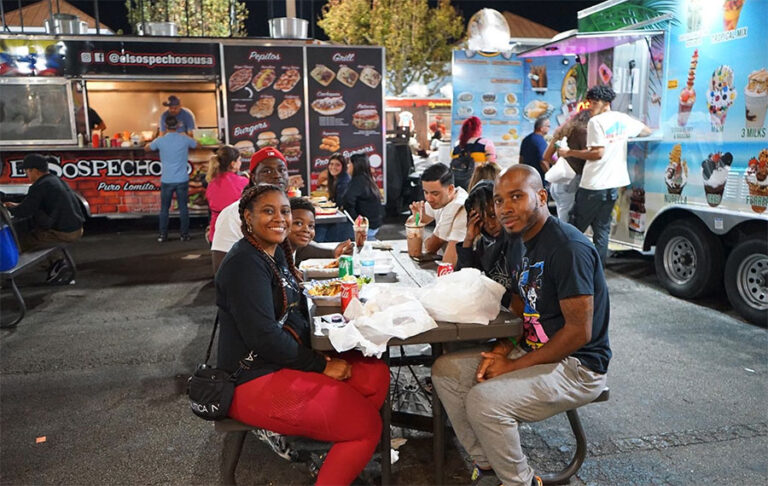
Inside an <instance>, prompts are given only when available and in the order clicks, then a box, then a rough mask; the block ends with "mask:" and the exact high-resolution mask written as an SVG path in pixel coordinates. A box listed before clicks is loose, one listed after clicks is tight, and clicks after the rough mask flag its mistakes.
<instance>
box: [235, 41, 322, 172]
mask: <svg viewBox="0 0 768 486" xmlns="http://www.w3.org/2000/svg"><path fill="white" fill-rule="evenodd" d="M224 59H225V62H224V76H225V80H224V82H223V83H222V84H224V85H225V86H226V90H227V117H228V122H229V123H228V127H229V128H228V130H229V131H228V135H229V143H231V144H233V145H235V146H236V147H237V148H239V149H240V152H241V154H242V158H243V161H246V160H248V159H250V156H251V154H253V152H254V151H255V150H259V149H262V148H264V147H275V148H277V149H278V150H280V152H282V154H283V155H284V156H285V158H286V160H287V162H288V164H287V165H288V171H289V173H290V175H291V176H296V175H300V176H302V178H303V180H304V181H305V183H306V181H307V180H308V176H307V171H306V167H307V165H306V155H305V153H304V140H305V137H306V126H305V120H304V118H305V115H304V92H303V89H302V88H303V84H302V82H301V81H302V77H303V76H304V69H303V66H304V53H303V48H302V47H300V46H299V47H278V46H269V47H266V46H265V47H250V46H224Z"/></svg>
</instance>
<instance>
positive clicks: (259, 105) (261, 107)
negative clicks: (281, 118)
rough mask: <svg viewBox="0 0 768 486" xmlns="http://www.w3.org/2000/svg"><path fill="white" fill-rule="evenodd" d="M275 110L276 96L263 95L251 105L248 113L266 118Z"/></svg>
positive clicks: (255, 116)
mask: <svg viewBox="0 0 768 486" xmlns="http://www.w3.org/2000/svg"><path fill="white" fill-rule="evenodd" d="M274 111H275V97H274V96H270V95H261V97H260V98H259V99H258V100H257V101H256V103H254V104H253V105H251V109H250V110H249V111H248V113H250V114H251V116H252V117H254V118H266V117H268V116H271V115H272V113H274Z"/></svg>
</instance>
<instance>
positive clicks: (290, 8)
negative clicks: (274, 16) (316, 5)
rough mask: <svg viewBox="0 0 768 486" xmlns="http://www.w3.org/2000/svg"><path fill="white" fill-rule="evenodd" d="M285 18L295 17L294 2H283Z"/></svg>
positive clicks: (291, 0)
mask: <svg viewBox="0 0 768 486" xmlns="http://www.w3.org/2000/svg"><path fill="white" fill-rule="evenodd" d="M285 16H286V17H288V18H291V17H296V0H285Z"/></svg>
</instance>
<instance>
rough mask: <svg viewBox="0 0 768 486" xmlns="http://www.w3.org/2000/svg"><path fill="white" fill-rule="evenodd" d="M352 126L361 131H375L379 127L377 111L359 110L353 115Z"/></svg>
mask: <svg viewBox="0 0 768 486" xmlns="http://www.w3.org/2000/svg"><path fill="white" fill-rule="evenodd" d="M352 124H353V125H354V126H356V127H357V128H359V129H361V130H373V129H374V128H377V127H378V126H379V113H378V112H377V111H376V110H358V111H356V112H355V113H354V114H353V115H352Z"/></svg>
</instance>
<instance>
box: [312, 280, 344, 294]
mask: <svg viewBox="0 0 768 486" xmlns="http://www.w3.org/2000/svg"><path fill="white" fill-rule="evenodd" d="M307 292H308V293H309V295H311V296H312V297H335V296H337V295H341V281H340V280H331V281H328V282H322V283H318V284H317V285H312V286H311V287H309V290H308V291H307Z"/></svg>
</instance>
